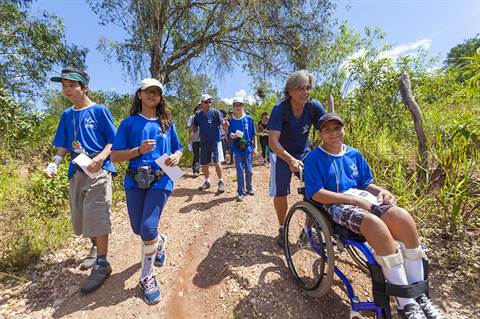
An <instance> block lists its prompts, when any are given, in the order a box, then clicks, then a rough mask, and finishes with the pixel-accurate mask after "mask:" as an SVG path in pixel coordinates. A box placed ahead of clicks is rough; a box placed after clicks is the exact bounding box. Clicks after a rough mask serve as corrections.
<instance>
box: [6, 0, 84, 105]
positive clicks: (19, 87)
mask: <svg viewBox="0 0 480 319" xmlns="http://www.w3.org/2000/svg"><path fill="white" fill-rule="evenodd" d="M29 3H30V1H9V0H4V1H1V2H0V87H4V88H6V89H7V91H8V93H10V94H13V95H14V96H16V97H21V98H23V97H27V96H31V94H33V93H34V92H35V90H36V89H39V88H42V87H43V85H44V84H45V80H46V78H47V74H48V72H50V71H51V70H52V68H53V67H55V66H56V65H59V66H66V65H75V66H80V67H82V66H83V65H84V61H85V56H86V54H87V50H86V49H81V48H79V47H77V46H75V45H70V44H67V43H66V42H65V39H64V38H65V36H64V30H63V23H62V20H61V19H60V18H58V17H56V16H54V15H51V14H49V13H47V12H45V11H44V12H42V13H41V14H40V16H38V17H33V16H31V15H30V14H29V13H28V11H27V10H26V9H22V6H23V7H25V6H27V5H28V4H29Z"/></svg>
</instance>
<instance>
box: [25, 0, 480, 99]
mask: <svg viewBox="0 0 480 319" xmlns="http://www.w3.org/2000/svg"><path fill="white" fill-rule="evenodd" d="M346 6H349V7H350V8H349V9H348V10H347V9H345V7H346ZM39 9H46V10H47V11H48V12H50V13H53V14H55V15H57V16H59V17H61V18H62V19H63V20H64V25H65V34H66V39H67V41H68V42H70V43H74V44H76V45H78V46H81V47H86V48H88V49H89V53H88V56H87V66H88V69H87V71H88V72H89V73H90V75H91V78H92V80H91V83H90V86H91V87H92V89H96V90H98V89H101V90H114V91H117V92H120V93H131V92H133V91H134V90H135V87H136V84H135V83H132V82H131V81H130V79H129V78H128V77H127V76H125V74H123V73H122V70H121V66H120V65H119V64H117V63H116V62H112V63H111V64H109V63H107V62H106V61H105V60H104V57H103V55H102V54H101V53H100V52H99V51H97V49H96V46H97V43H98V39H99V38H100V37H107V38H109V39H113V40H121V38H122V30H121V29H119V28H117V27H115V26H100V25H99V24H98V19H97V16H96V15H95V14H94V13H93V12H92V11H91V10H90V8H89V6H88V4H87V3H86V1H85V0H67V1H59V0H37V1H36V2H34V3H33V5H32V7H31V10H33V11H34V12H36V11H37V10H39ZM336 17H337V18H338V19H340V20H347V21H348V23H349V25H350V26H351V27H353V28H354V29H355V30H357V31H358V32H362V30H363V27H364V26H366V25H368V26H372V27H376V26H378V27H380V28H381V29H382V30H383V31H384V32H386V34H387V36H386V38H385V42H386V43H390V44H392V45H393V47H392V49H391V50H389V52H388V53H386V54H387V55H389V56H398V55H402V54H405V53H411V52H412V51H414V50H416V49H418V48H420V47H421V48H424V49H428V50H429V52H430V55H432V56H434V55H440V56H441V60H442V61H443V59H444V57H445V55H446V54H447V53H448V51H449V50H450V48H452V47H454V46H455V45H457V44H459V43H461V42H463V41H464V40H465V39H468V38H471V37H473V36H475V35H476V34H477V33H480V22H479V21H480V0H449V1H447V0H343V1H337V11H336ZM58 71H59V70H58ZM214 80H215V83H216V85H217V88H218V95H219V97H220V98H224V99H231V98H233V97H234V96H237V95H238V96H249V95H251V94H253V89H252V87H251V84H250V81H249V78H248V76H246V75H245V74H243V73H242V72H241V71H240V70H234V71H233V72H231V73H228V74H224V75H223V76H218V77H214ZM280 82H283V81H280Z"/></svg>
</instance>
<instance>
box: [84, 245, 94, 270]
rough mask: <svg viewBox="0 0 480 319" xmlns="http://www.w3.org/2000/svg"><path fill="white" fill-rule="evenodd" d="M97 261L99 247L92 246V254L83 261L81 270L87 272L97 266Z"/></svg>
mask: <svg viewBox="0 0 480 319" xmlns="http://www.w3.org/2000/svg"><path fill="white" fill-rule="evenodd" d="M96 261H97V246H92V248H90V253H89V254H88V256H87V257H85V259H84V260H83V262H82V264H81V265H80V270H87V269H90V268H92V267H93V266H95V262H96Z"/></svg>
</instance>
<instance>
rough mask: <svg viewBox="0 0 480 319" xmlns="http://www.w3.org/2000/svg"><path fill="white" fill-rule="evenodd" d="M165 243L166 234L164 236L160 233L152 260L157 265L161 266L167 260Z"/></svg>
mask: <svg viewBox="0 0 480 319" xmlns="http://www.w3.org/2000/svg"><path fill="white" fill-rule="evenodd" d="M166 245H167V236H165V235H164V234H160V236H159V240H158V247H157V252H156V254H155V261H154V262H153V263H154V264H155V266H157V267H162V266H163V265H165V263H166V262H167V252H166V251H165V247H166Z"/></svg>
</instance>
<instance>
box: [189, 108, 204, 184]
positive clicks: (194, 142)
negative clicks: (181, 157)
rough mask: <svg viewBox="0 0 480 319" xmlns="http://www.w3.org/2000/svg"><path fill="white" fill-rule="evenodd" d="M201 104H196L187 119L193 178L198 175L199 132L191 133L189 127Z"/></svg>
mask: <svg viewBox="0 0 480 319" xmlns="http://www.w3.org/2000/svg"><path fill="white" fill-rule="evenodd" d="M200 105H201V103H198V104H197V106H195V108H194V109H193V114H192V115H190V117H189V118H188V123H187V127H188V129H189V130H188V133H189V141H191V142H190V143H189V145H191V148H192V149H191V152H192V153H193V158H192V173H193V176H194V177H197V176H198V175H200V130H197V131H196V132H192V131H191V129H190V128H191V127H192V125H193V119H194V117H195V114H197V112H199V111H200V110H201V107H200Z"/></svg>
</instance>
